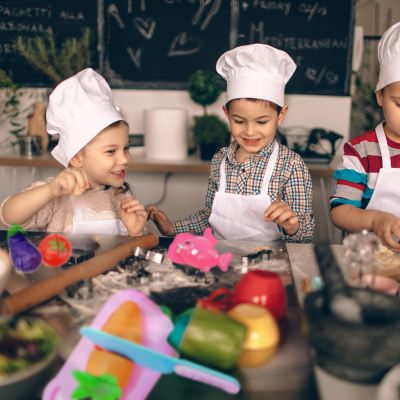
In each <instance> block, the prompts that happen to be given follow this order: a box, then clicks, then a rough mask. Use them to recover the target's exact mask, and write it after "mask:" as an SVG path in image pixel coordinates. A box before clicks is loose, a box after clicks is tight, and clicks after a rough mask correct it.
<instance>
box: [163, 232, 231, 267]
mask: <svg viewBox="0 0 400 400" xmlns="http://www.w3.org/2000/svg"><path fill="white" fill-rule="evenodd" d="M217 243H218V240H217V239H215V237H214V235H213V234H212V231H211V228H207V229H206V230H205V231H204V235H203V236H195V235H192V234H190V233H179V234H178V235H176V237H175V239H174V241H173V242H172V243H171V245H170V246H169V248H168V252H167V257H168V258H169V259H170V260H172V262H174V263H176V264H184V265H190V266H191V267H194V268H197V269H199V270H200V271H203V272H208V271H210V269H211V268H212V267H215V266H218V267H219V268H220V269H221V270H222V271H224V272H226V271H227V270H228V267H229V263H230V261H231V260H232V253H224V254H222V255H220V254H219V253H218V251H217V250H216V249H215V248H214V247H215V245H216V244H217Z"/></svg>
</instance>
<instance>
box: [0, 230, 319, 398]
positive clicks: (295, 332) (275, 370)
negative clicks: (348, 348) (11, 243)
mask: <svg viewBox="0 0 400 400" xmlns="http://www.w3.org/2000/svg"><path fill="white" fill-rule="evenodd" d="M4 234H5V232H4V231H3V232H1V234H0V241H1V240H3V241H4V238H5V236H4ZM42 235H43V234H42ZM33 239H34V241H38V239H39V237H38V234H34V237H33V238H32V240H33ZM72 240H73V243H80V246H89V247H93V243H94V238H92V237H90V236H88V235H85V236H83V235H80V237H75V238H72ZM95 240H96V241H97V243H98V244H100V247H97V250H96V252H99V251H103V250H104V249H105V247H108V248H110V247H112V246H113V245H115V244H116V243H117V242H118V241H119V237H107V236H99V235H96V237H95ZM3 244H4V242H3ZM168 244H169V242H168V239H166V240H162V241H161V246H164V248H165V247H166V246H167V245H168ZM260 245H262V246H263V247H266V246H265V243H250V242H235V241H229V242H228V241H221V242H219V244H218V250H219V251H220V252H222V251H233V253H234V260H238V259H240V256H241V255H243V254H248V253H252V252H254V251H255V249H257V247H259V246H260ZM272 246H275V245H271V248H272V249H273V251H274V253H275V254H278V260H279V259H282V260H284V264H285V265H286V267H285V268H284V269H283V270H282V271H281V272H280V275H281V277H282V280H283V281H284V282H285V284H286V289H287V296H288V310H287V317H286V318H285V319H284V320H283V321H282V322H281V323H280V328H281V335H282V340H281V344H280V347H279V349H278V351H277V353H276V354H275V355H274V357H273V358H272V360H270V361H269V362H268V363H266V364H264V365H262V366H260V367H257V368H241V369H237V370H235V371H232V373H233V374H234V376H236V377H237V379H239V381H240V382H241V385H242V390H241V391H240V393H239V394H238V395H236V396H233V395H228V394H226V393H225V392H223V391H221V390H218V389H215V388H212V387H210V386H206V385H203V384H200V383H197V382H193V381H191V380H187V379H184V378H181V377H178V376H176V375H174V374H172V375H164V376H162V378H161V379H160V380H159V381H158V383H157V385H156V386H155V388H154V389H153V391H152V392H151V394H150V395H149V397H148V399H149V400H158V399H161V400H162V399H170V398H172V397H173V398H174V399H176V400H180V399H182V400H187V399H188V398H189V399H191V400H196V399H199V400H200V399H201V400H204V399H212V400H225V399H226V400H228V399H238V400H239V399H246V400H257V399H263V400H268V399H271V400H275V399H280V400H317V399H318V395H317V392H316V387H315V384H314V378H313V373H312V363H311V359H310V354H309V350H308V345H307V342H306V340H305V338H304V337H303V335H302V333H301V318H302V316H301V311H300V309H299V307H298V304H297V300H296V294H295V290H294V288H295V287H294V285H293V283H292V278H291V274H290V271H289V267H288V261H287V254H286V250H285V245H284V244H283V243H282V244H281V245H279V246H278V247H277V248H276V249H275V247H272ZM300 246H301V245H300ZM300 249H301V248H293V249H291V251H293V252H294V253H299V251H300ZM300 252H301V251H300ZM292 256H293V255H291V254H289V257H292ZM282 262H283V261H282ZM54 273H57V270H54V269H49V268H45V267H42V268H41V269H40V270H39V271H38V272H37V273H33V274H28V275H24V276H22V275H17V274H15V273H14V274H13V279H11V280H10V285H8V287H7V288H8V290H9V291H10V292H15V291H18V290H20V289H21V288H22V287H25V286H27V285H30V284H31V283H32V282H34V281H36V280H41V279H44V278H45V277H46V276H48V274H54ZM223 276H224V277H225V276H226V275H225V274H224V275H223ZM239 276H240V275H239ZM239 276H238V277H239ZM51 304H52V303H51V302H50V303H47V312H48V311H49V310H50V313H47V314H46V315H47V319H48V320H49V321H50V322H51V323H52V324H53V326H55V327H56V329H58V330H59V331H60V332H61V334H62V335H63V343H65V344H64V345H63V347H66V346H69V347H70V348H71V349H72V348H73V346H74V345H75V344H76V342H77V340H78V339H79V335H78V334H77V327H72V326H70V327H69V328H68V324H70V320H69V319H68V318H67V316H66V315H65V312H64V315H63V316H62V317H61V316H59V315H58V314H57V310H55V314H52V312H53V313H54V309H55V307H54V306H52V305H51ZM44 309H46V307H44ZM52 310H53V311H52ZM39 311H40V308H39ZM71 346H72V347H71ZM64 352H65V348H64ZM66 356H67V354H64V357H66ZM61 365H62V361H61V360H60V364H59V366H58V367H60V366H61Z"/></svg>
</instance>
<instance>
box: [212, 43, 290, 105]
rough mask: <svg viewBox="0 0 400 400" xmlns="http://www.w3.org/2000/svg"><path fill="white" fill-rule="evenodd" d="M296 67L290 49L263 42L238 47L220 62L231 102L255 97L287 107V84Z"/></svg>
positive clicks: (221, 72) (218, 69)
mask: <svg viewBox="0 0 400 400" xmlns="http://www.w3.org/2000/svg"><path fill="white" fill-rule="evenodd" d="M295 70H296V64H295V63H294V61H293V60H292V59H291V58H290V56H289V55H288V54H287V53H286V52H284V51H282V50H278V49H275V48H274V47H271V46H268V45H266V44H260V43H256V44H250V45H246V46H239V47H236V48H234V49H232V50H229V51H227V52H226V53H224V54H222V56H221V57H220V58H219V59H218V61H217V72H218V73H219V74H220V75H221V76H222V77H223V78H224V79H226V81H227V90H226V97H227V99H226V101H227V102H228V101H230V100H233V99H241V98H255V99H263V100H269V101H272V102H273V103H275V104H277V105H279V106H283V105H284V96H285V85H286V83H287V81H288V80H289V79H290V77H291V76H292V75H293V73H294V71H295Z"/></svg>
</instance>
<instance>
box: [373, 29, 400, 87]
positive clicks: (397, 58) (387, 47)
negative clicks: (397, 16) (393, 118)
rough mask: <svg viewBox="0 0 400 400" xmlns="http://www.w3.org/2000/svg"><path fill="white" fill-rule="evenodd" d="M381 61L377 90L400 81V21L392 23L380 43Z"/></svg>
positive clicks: (379, 53) (379, 54)
mask: <svg viewBox="0 0 400 400" xmlns="http://www.w3.org/2000/svg"><path fill="white" fill-rule="evenodd" d="M378 59H379V63H380V71H379V80H378V84H377V85H376V90H377V91H378V90H380V89H382V88H384V87H385V86H387V85H390V84H391V83H393V82H397V81H400V22H397V23H396V24H394V25H392V26H391V27H390V28H389V29H388V30H387V31H386V32H385V33H384V34H383V35H382V38H381V40H380V41H379V44H378Z"/></svg>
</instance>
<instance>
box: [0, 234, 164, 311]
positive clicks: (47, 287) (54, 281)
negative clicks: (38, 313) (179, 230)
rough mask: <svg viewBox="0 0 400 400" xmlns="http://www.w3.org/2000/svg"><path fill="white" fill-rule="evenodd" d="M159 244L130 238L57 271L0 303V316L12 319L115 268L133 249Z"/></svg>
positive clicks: (149, 239) (152, 237) (145, 238)
mask: <svg viewBox="0 0 400 400" xmlns="http://www.w3.org/2000/svg"><path fill="white" fill-rule="evenodd" d="M158 243H159V239H158V236H157V235H154V234H152V233H149V234H147V235H143V236H136V237H132V238H131V239H129V240H127V241H126V242H124V243H122V244H120V245H118V246H116V247H115V248H113V249H111V250H108V251H106V252H104V253H101V254H99V255H97V256H95V257H93V258H91V259H90V260H88V261H85V262H83V263H81V264H77V265H75V266H73V267H71V268H69V269H67V270H63V271H60V273H58V274H57V275H54V276H52V277H50V278H48V279H46V280H43V281H41V282H38V283H35V284H33V285H31V286H29V287H28V288H26V289H23V290H21V291H20V292H18V293H15V294H13V295H10V296H8V297H6V298H5V299H4V300H2V302H1V303H0V314H1V315H14V314H18V313H20V312H22V311H25V310H28V309H30V308H32V307H34V306H36V305H38V304H40V303H42V302H44V301H46V300H49V299H51V298H52V297H54V296H55V295H57V294H59V293H61V292H62V291H63V290H64V289H66V288H67V287H68V286H70V285H72V284H73V283H76V282H79V281H81V280H83V279H89V278H93V277H95V276H97V275H99V274H102V273H103V272H106V271H108V270H110V269H112V268H114V267H115V265H116V264H117V263H118V262H120V261H121V260H123V259H125V258H127V257H129V256H130V255H132V251H133V250H134V249H135V248H136V247H141V248H143V249H152V248H154V247H156V246H157V245H158Z"/></svg>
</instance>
